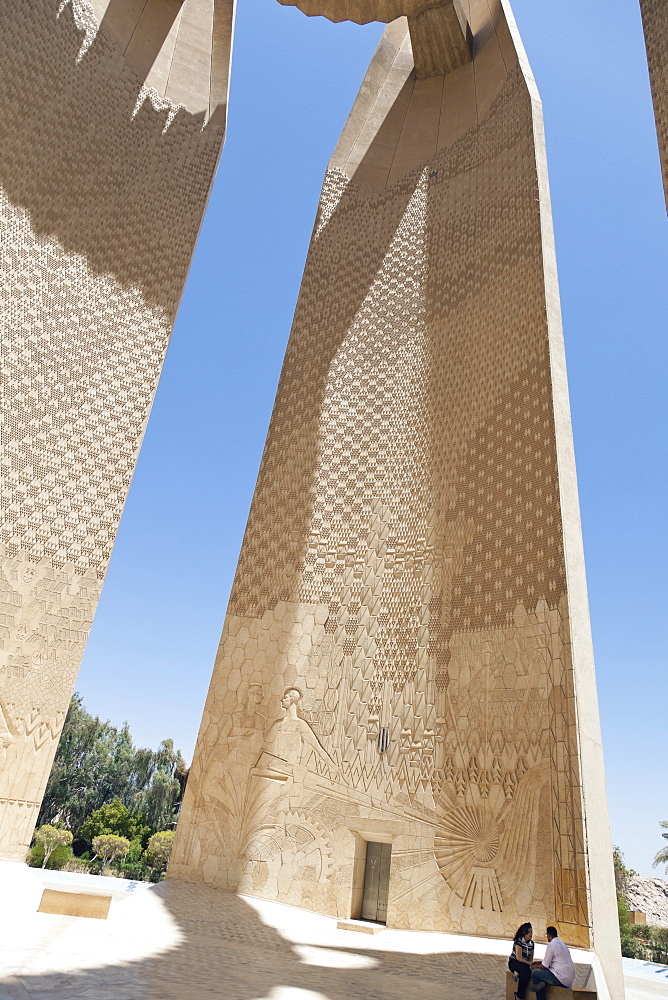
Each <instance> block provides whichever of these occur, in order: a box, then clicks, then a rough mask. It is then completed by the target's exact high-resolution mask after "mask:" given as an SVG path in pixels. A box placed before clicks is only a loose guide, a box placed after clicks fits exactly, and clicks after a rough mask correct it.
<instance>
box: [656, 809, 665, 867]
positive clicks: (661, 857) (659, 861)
mask: <svg viewBox="0 0 668 1000" xmlns="http://www.w3.org/2000/svg"><path fill="white" fill-rule="evenodd" d="M661 826H663V827H667V828H668V820H666V819H664V820H663V821H662V823H661ZM661 836H662V837H664V838H665V839H666V840H668V833H662V834H661ZM659 865H668V847H663V848H662V849H661V850H660V851H658V853H657V855H656V857H655V858H654V867H655V868H657V867H658V866H659ZM666 872H667V873H668V868H667V869H666Z"/></svg>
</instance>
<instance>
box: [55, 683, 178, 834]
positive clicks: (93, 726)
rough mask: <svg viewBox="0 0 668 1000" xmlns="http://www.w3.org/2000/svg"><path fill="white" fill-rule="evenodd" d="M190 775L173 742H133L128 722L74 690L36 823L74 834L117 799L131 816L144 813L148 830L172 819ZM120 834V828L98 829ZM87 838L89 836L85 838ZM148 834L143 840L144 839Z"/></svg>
mask: <svg viewBox="0 0 668 1000" xmlns="http://www.w3.org/2000/svg"><path fill="white" fill-rule="evenodd" d="M187 778H188V769H187V767H186V763H185V761H184V759H183V757H182V756H181V754H180V752H179V751H178V750H176V751H175V750H174V744H173V741H172V740H165V741H164V742H163V743H161V744H160V746H159V748H158V749H157V750H156V751H154V750H149V749H146V748H142V747H140V748H137V747H135V746H134V745H133V742H132V737H131V734H130V729H129V727H128V725H127V723H124V724H123V725H122V726H121V727H120V728H117V727H116V726H113V725H112V724H111V723H110V722H108V721H107V722H102V721H101V720H100V719H99V718H98V717H97V716H95V717H94V716H92V715H91V714H90V713H89V712H87V711H86V709H85V707H84V705H83V701H82V698H81V695H78V694H75V695H74V696H73V697H72V700H71V702H70V708H69V711H68V713H67V717H66V719H65V725H64V727H63V732H62V735H61V738H60V743H59V744H58V749H57V751H56V756H55V759H54V762H53V767H52V769H51V774H50V775H49V780H48V783H47V786H46V792H45V794H44V800H43V802H42V808H41V810H40V813H39V817H38V823H40V824H43V823H53V822H55V821H58V822H59V823H61V824H62V825H63V826H66V827H68V828H69V829H70V830H72V832H73V833H74V835H75V837H78V836H79V835H80V834H81V835H83V836H86V835H85V834H83V826H84V823H85V821H86V819H87V818H88V817H90V816H91V814H93V813H96V812H97V811H98V810H100V809H101V808H102V807H104V806H106V805H108V804H110V803H112V802H113V801H114V800H116V799H117V800H118V801H119V802H120V803H121V804H122V805H123V806H125V807H126V809H127V810H129V812H130V813H131V814H132V815H133V816H137V817H139V815H140V814H143V817H142V823H141V825H142V826H143V825H144V824H145V825H146V826H148V827H150V828H151V830H161V829H162V830H164V829H165V828H166V827H169V826H170V825H172V824H173V823H174V821H175V818H176V814H177V812H178V807H179V804H180V802H181V799H182V798H183V792H184V790H185V784H186V781H187ZM95 832H96V834H97V833H102V832H110V833H117V834H120V835H122V836H129V839H130V840H132V839H134V835H129V834H127V833H122V832H121V831H120V830H118V829H109V830H105V831H103V830H96V831H95ZM86 839H88V840H90V837H88V836H86ZM145 839H146V838H144V841H145Z"/></svg>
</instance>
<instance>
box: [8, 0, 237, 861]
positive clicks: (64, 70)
mask: <svg viewBox="0 0 668 1000" xmlns="http://www.w3.org/2000/svg"><path fill="white" fill-rule="evenodd" d="M233 4H234V0H142V2H141V3H135V2H133V0H92V2H89V0H4V2H3V3H2V4H1V5H0V94H1V95H2V100H1V101H0V136H1V138H2V141H1V143H0V227H1V230H2V244H3V256H2V262H1V265H0V288H1V292H2V311H1V313H0V325H1V327H2V331H1V336H2V371H1V377H2V422H3V438H2V440H3V446H2V467H3V468H2V473H3V492H2V498H3V525H2V548H1V550H0V591H1V596H0V600H1V602H2V609H1V612H2V613H1V615H0V857H4V858H16V859H22V858H23V857H24V856H25V852H26V849H27V846H28V844H29V843H30V838H31V835H32V830H33V826H34V822H35V819H36V816H37V812H38V810H39V805H40V801H41V798H42V794H43V792H44V786H45V783H46V780H47V777H48V774H49V770H50V768H51V763H52V760H53V755H54V753H55V749H56V745H57V741H58V736H59V733H60V730H61V727H62V724H63V721H64V718H65V713H66V712H67V707H68V704H69V699H70V694H71V691H72V686H73V684H74V680H75V677H76V674H77V670H78V667H79V661H80V659H81V654H82V652H83V648H84V643H85V641H86V636H87V633H88V629H89V627H90V624H91V621H92V618H93V614H94V611H95V606H96V603H97V599H98V595H99V593H100V587H101V585H102V580H103V578H104V573H105V570H106V567H107V563H108V560H109V555H110V552H111V547H112V544H113V541H114V536H115V533H116V529H117V527H118V522H119V519H120V516H121V511H122V508H123V503H124V501H125V496H126V493H127V490H128V486H129V483H130V477H131V475H132V471H133V468H134V464H135V460H136V457H137V452H138V449H139V445H140V442H141V437H142V434H143V431H144V427H145V425H146V420H147V418H148V414H149V410H150V406H151V402H152V399H153V394H154V391H155V387H156V384H157V380H158V377H159V375H160V369H161V366H162V362H163V359H164V356H165V350H166V348H167V343H168V340H169V335H170V332H171V328H172V323H173V320H174V315H175V313H176V309H177V306H178V303H179V298H180V295H181V291H182V289H183V285H184V281H185V278H186V272H187V270H188V266H189V263H190V258H191V255H192V252H193V248H194V244H195V240H196V238H197V233H198V230H199V226H200V223H201V220H202V215H203V213H204V208H205V206H206V201H207V197H208V193H209V189H210V186H211V182H212V180H213V175H214V171H215V168H216V163H217V160H218V156H219V153H220V149H221V146H222V142H223V135H224V129H225V113H226V104H227V89H228V72H229V62H230V45H231V38H232V18H233Z"/></svg>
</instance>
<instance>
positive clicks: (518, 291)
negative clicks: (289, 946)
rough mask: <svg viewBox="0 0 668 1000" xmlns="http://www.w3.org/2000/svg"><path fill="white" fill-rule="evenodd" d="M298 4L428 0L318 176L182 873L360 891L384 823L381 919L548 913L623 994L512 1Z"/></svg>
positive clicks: (556, 343)
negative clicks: (385, 875) (385, 876)
mask: <svg viewBox="0 0 668 1000" xmlns="http://www.w3.org/2000/svg"><path fill="white" fill-rule="evenodd" d="M281 2H286V3H287V2H288V0H281ZM294 4H295V5H296V6H298V7H300V8H302V9H303V10H304V11H305V12H306V13H308V14H319V13H322V14H328V15H329V16H330V17H331V18H332V19H333V20H336V19H341V16H342V11H343V16H346V17H349V18H351V19H355V20H358V21H360V22H361V21H364V20H368V19H370V18H371V17H377V18H378V19H380V20H387V21H389V20H390V19H391V18H393V17H395V16H396V15H397V13H398V14H401V13H402V12H403V13H408V14H410V15H411V16H410V17H408V18H407V19H406V18H399V19H398V20H394V21H393V23H391V24H389V25H388V27H387V29H386V31H385V33H384V35H383V38H382V40H381V42H380V44H379V47H378V49H377V51H376V54H375V56H374V58H373V60H372V63H371V65H370V67H369V70H368V73H367V76H366V78H365V80H364V82H363V84H362V87H361V90H360V93H359V96H358V98H357V100H356V102H355V105H354V107H353V109H352V112H351V115H350V118H349V120H348V123H347V125H346V127H345V129H344V132H343V134H342V136H341V139H340V141H339V143H338V145H337V147H336V150H335V153H334V155H333V158H332V160H331V163H330V165H329V169H328V171H327V174H326V177H325V181H324V186H323V191H322V197H321V201H320V206H319V210H318V215H317V219H316V224H315V229H314V233H313V238H312V243H311V247H310V251H309V255H308V259H307V263H306V268H305V273H304V279H303V283H302V288H301V292H300V296H299V301H298V304H297V308H296V313H295V318H294V324H293V328H292V332H291V336H290V341H289V345H288V349H287V354H286V359H285V363H284V367H283V372H282V375H281V380H280V384H279V389H278V395H277V399H276V404H275V408H274V412H273V417H272V421H271V426H270V430H269V435H268V439H267V443H266V448H265V452H264V456H263V459H262V465H261V469H260V474H259V479H258V483H257V488H256V491H255V496H254V499H253V504H252V508H251V512H250V517H249V521H248V526H247V530H246V535H245V538H244V542H243V547H242V551H241V556H240V560H239V565H238V569H237V574H236V578H235V583H234V587H233V592H232V596H231V599H230V604H229V608H228V614H227V618H226V621H225V626H224V630H223V635H222V638H221V643H220V648H219V652H218V656H217V660H216V665H215V670H214V675H213V680H212V683H211V687H210V691H209V695H208V699H207V703H206V707H205V712H204V718H203V722H202V726H201V730H200V734H199V739H198V744H197V750H196V755H195V760H194V763H193V767H192V770H191V776H190V780H189V783H188V787H187V791H186V797H185V802H184V806H183V811H182V816H181V820H180V823H179V827H178V831H177V840H176V844H175V849H174V854H173V857H172V863H171V865H170V875H171V877H175V878H182V879H191V880H204V881H205V882H207V883H208V884H210V885H213V886H221V887H224V888H229V889H235V890H239V891H240V892H242V893H247V894H250V895H256V896H261V897H265V898H269V899H277V900H280V901H282V902H289V903H293V904H295V905H297V906H301V907H307V908H310V909H313V910H316V911H320V912H323V913H330V914H334V915H336V916H338V917H341V918H347V917H351V916H352V917H359V916H360V915H363V914H364V906H365V902H364V893H365V886H366V885H367V882H368V867H369V866H368V864H367V857H370V854H368V852H370V848H369V847H368V845H369V843H371V844H372V845H374V850H376V849H378V857H379V858H381V861H379V864H383V863H385V862H384V861H383V860H382V859H384V858H389V861H388V864H389V869H388V870H389V889H388V897H387V900H386V911H384V918H385V919H386V920H387V923H388V924H389V925H391V926H393V927H403V928H412V929H422V930H425V929H426V930H435V931H458V932H462V933H471V934H483V935H492V936H505V937H507V936H510V935H512V934H513V932H514V931H515V929H516V927H517V926H518V924H519V923H521V922H522V921H524V920H526V919H530V920H532V921H533V923H534V926H535V927H536V928H539V929H542V928H544V927H545V925H546V923H551V922H556V923H557V924H558V925H559V928H560V930H561V934H562V937H563V938H564V939H565V940H567V941H568V942H569V943H572V944H577V945H580V946H583V947H591V948H593V949H594V950H595V952H596V956H597V958H596V963H598V965H597V975H598V985H599V989H600V990H601V995H605V989H607V988H609V995H610V996H612V997H613V998H614V1000H619V998H620V997H622V996H623V982H622V977H621V961H620V953H619V937H618V929H617V911H616V902H615V890H614V881H613V875H612V862H611V847H610V836H609V828H608V821H607V806H606V801H605V785H604V778H603V762H602V755H601V747H600V732H599V722H598V710H597V702H596V686H595V678H594V668H593V659H592V650H591V638H590V633H589V619H588V610H587V596H586V586H585V578H584V562H583V553H582V541H581V532H580V522H579V512H578V501H577V490H576V482H575V468H574V459H573V450H572V441H571V430H570V415H569V406H568V393H567V386H566V375H565V363H564V356H563V342H562V332H561V319H560V312H559V298H558V288H557V279H556V266H555V258H554V247H553V237H552V224H551V214H550V204H549V192H548V185H547V175H546V165H545V154H544V142H543V131H542V117H541V108H540V102H539V99H538V96H537V92H536V88H535V84H534V82H533V79H532V77H531V74H530V70H529V68H528V65H527V63H526V59H525V56H524V53H523V50H522V47H521V43H520V41H519V38H518V35H517V30H516V28H515V26H514V23H513V21H512V16H511V15H510V12H509V9H508V6H507V4H506V3H505V0H504V2H503V3H498V2H497V0H490V2H489V3H488V0H467V2H462V3H461V4H460V5H459V6H458V7H454V6H453V5H452V3H451V2H447V0H446V2H443V3H440V4H435V3H430V2H428V0H407V3H406V4H402V3H399V2H398V0H348V2H347V3H346V4H345V5H344V4H341V3H334V2H333V0H331V2H330V0H294ZM344 8H345V10H344ZM383 845H390V847H391V850H390V851H387V850H386V848H385V849H383ZM381 919H382V918H381ZM604 981H606V982H607V987H605V986H604Z"/></svg>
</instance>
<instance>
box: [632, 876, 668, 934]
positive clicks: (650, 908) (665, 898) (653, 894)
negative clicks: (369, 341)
mask: <svg viewBox="0 0 668 1000" xmlns="http://www.w3.org/2000/svg"><path fill="white" fill-rule="evenodd" d="M624 897H625V899H626V902H627V903H628V904H629V909H631V910H640V912H641V913H644V914H646V916H647V923H648V924H652V926H654V927H668V882H666V880H665V879H663V878H651V877H649V878H648V877H647V876H645V875H631V876H629V878H628V881H627V883H626V885H625V886H624Z"/></svg>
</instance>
